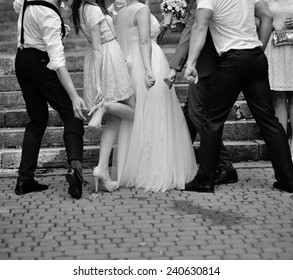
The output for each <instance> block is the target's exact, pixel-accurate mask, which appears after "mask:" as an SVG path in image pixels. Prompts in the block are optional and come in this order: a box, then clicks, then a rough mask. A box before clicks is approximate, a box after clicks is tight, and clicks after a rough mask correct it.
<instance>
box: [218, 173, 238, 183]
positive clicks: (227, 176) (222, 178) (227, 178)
mask: <svg viewBox="0 0 293 280" xmlns="http://www.w3.org/2000/svg"><path fill="white" fill-rule="evenodd" d="M236 182H238V175H237V172H236V170H235V169H234V170H230V171H227V170H218V171H217V173H216V176H215V180H214V183H215V185H222V184H231V183H236Z"/></svg>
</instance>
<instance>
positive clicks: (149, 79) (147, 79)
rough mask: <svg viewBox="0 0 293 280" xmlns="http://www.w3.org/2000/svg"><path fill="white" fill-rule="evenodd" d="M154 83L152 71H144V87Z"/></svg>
mask: <svg viewBox="0 0 293 280" xmlns="http://www.w3.org/2000/svg"><path fill="white" fill-rule="evenodd" d="M155 83H156V80H155V78H154V76H153V73H150V72H146V73H145V86H146V88H147V89H150V88H151V87H152V86H153V85H154V84H155Z"/></svg>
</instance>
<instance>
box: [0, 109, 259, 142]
mask: <svg viewBox="0 0 293 280" xmlns="http://www.w3.org/2000/svg"><path fill="white" fill-rule="evenodd" d="M50 117H51V119H50V121H51V122H52V121H53V119H54V118H57V115H56V114H55V115H54V114H53V113H52V114H51V115H50ZM59 125H62V123H61V122H60V123H59ZM24 130H25V128H23V127H22V128H1V129H0V136H1V137H0V147H2V148H19V147H21V145H22V139H23V133H24ZM99 137H100V136H99V135H98V134H97V133H96V131H95V130H93V129H90V128H88V126H87V125H85V136H84V141H85V145H92V144H97V142H99V139H100V138H99ZM223 139H224V140H229V141H250V140H252V139H262V137H261V134H260V131H259V129H258V127H257V125H256V123H255V121H254V120H245V121H244V120H240V121H227V122H226V123H225V126H224V132H223ZM63 145H64V144H63V127H61V126H59V127H57V126H55V127H52V126H51V127H48V128H47V130H46V132H45V135H44V139H43V142H42V147H61V146H63Z"/></svg>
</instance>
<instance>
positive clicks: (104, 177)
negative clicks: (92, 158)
mask: <svg viewBox="0 0 293 280" xmlns="http://www.w3.org/2000/svg"><path fill="white" fill-rule="evenodd" d="M120 123H121V119H120V118H117V117H115V116H113V115H109V118H108V120H107V122H106V125H105V128H104V129H103V132H102V136H101V141H100V155H99V164H98V166H96V167H95V168H94V171H93V175H94V177H95V192H96V193H97V192H98V190H104V191H109V192H112V191H115V190H116V189H118V187H119V186H118V183H117V182H115V181H112V180H111V178H110V175H109V170H108V164H109V159H110V155H111V151H112V148H113V145H114V143H115V140H116V137H117V134H118V131H119V127H120Z"/></svg>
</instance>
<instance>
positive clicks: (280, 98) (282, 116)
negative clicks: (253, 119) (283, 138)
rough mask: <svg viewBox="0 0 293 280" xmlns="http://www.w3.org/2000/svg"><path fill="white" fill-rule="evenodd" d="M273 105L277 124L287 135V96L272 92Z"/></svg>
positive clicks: (281, 92)
mask: <svg viewBox="0 0 293 280" xmlns="http://www.w3.org/2000/svg"><path fill="white" fill-rule="evenodd" d="M272 94H273V103H274V107H275V115H276V117H277V118H278V119H279V122H280V123H281V125H282V126H283V127H284V129H285V132H286V133H287V123H288V111H287V96H286V93H285V92H283V91H273V92H272Z"/></svg>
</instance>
